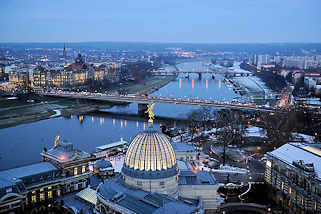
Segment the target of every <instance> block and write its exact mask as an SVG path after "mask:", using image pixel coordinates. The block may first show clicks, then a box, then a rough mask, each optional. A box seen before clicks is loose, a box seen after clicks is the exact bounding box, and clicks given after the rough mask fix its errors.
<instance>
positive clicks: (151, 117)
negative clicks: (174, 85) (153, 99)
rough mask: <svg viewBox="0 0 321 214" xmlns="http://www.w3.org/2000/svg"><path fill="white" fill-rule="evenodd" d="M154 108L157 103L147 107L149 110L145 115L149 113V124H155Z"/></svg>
mask: <svg viewBox="0 0 321 214" xmlns="http://www.w3.org/2000/svg"><path fill="white" fill-rule="evenodd" d="M154 106H155V103H152V105H147V110H146V111H145V113H147V114H148V117H149V120H148V123H149V124H153V120H154V119H155V114H154V113H153V108H154Z"/></svg>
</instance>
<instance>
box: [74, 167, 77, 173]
mask: <svg viewBox="0 0 321 214" xmlns="http://www.w3.org/2000/svg"><path fill="white" fill-rule="evenodd" d="M74 175H78V168H77V167H75V168H74Z"/></svg>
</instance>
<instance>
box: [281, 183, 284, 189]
mask: <svg viewBox="0 0 321 214" xmlns="http://www.w3.org/2000/svg"><path fill="white" fill-rule="evenodd" d="M283 189H284V182H282V184H281V190H283Z"/></svg>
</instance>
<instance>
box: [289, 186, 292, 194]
mask: <svg viewBox="0 0 321 214" xmlns="http://www.w3.org/2000/svg"><path fill="white" fill-rule="evenodd" d="M291 193H292V189H291V187H289V194H290V195H291Z"/></svg>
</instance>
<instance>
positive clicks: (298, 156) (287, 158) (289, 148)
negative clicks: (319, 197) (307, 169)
mask: <svg viewBox="0 0 321 214" xmlns="http://www.w3.org/2000/svg"><path fill="white" fill-rule="evenodd" d="M320 148H321V144H311V143H294V142H293V143H287V144H285V145H283V146H281V147H280V148H278V149H276V150H274V151H272V152H269V153H267V155H268V156H273V157H275V158H277V159H279V160H281V161H283V162H285V163H287V164H288V165H291V166H292V167H295V166H294V165H293V162H294V161H301V160H302V161H303V162H304V163H313V166H314V172H315V174H316V176H317V177H318V179H321V149H320Z"/></svg>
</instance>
